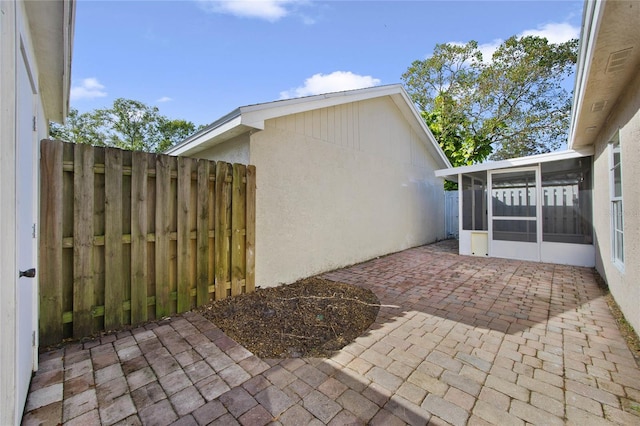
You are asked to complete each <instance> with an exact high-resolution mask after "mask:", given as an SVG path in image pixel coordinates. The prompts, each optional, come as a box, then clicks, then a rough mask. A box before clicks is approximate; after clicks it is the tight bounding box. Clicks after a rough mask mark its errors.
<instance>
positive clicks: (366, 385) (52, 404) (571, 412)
mask: <svg viewBox="0 0 640 426" xmlns="http://www.w3.org/2000/svg"><path fill="white" fill-rule="evenodd" d="M324 276H325V277H326V278H329V279H333V280H337V281H343V282H347V283H352V284H356V285H361V286H364V287H367V288H370V289H371V290H373V291H374V292H375V293H376V294H377V296H378V297H379V299H380V302H381V303H382V304H383V306H382V307H381V309H380V313H379V315H378V318H377V320H376V322H375V323H374V324H373V326H372V327H371V329H370V330H369V332H367V333H366V334H365V335H363V336H361V337H359V338H358V339H357V340H356V341H355V342H353V343H351V344H350V345H348V346H346V347H345V348H344V349H342V350H341V351H340V352H338V353H336V354H335V355H334V356H333V357H332V358H331V359H285V360H274V359H259V358H257V357H255V356H253V355H252V354H251V353H250V352H249V351H247V350H246V349H244V348H243V347H242V346H240V345H238V344H237V343H236V342H234V341H233V340H231V339H229V338H228V337H227V336H225V335H224V333H222V332H221V331H220V330H219V329H218V328H216V327H215V326H214V325H213V324H211V323H210V322H209V321H207V320H206V319H204V318H203V317H202V316H200V315H198V314H193V313H190V314H186V315H183V316H179V317H176V318H172V319H170V320H165V321H161V322H158V323H154V324H150V325H148V326H146V327H144V328H138V329H135V330H133V331H131V332H122V333H119V334H117V335H110V336H107V337H103V338H102V339H98V340H95V341H91V342H87V343H84V344H72V345H68V346H66V347H64V348H62V349H59V350H55V351H51V352H47V353H43V354H41V356H40V369H39V371H38V372H37V374H36V375H35V377H34V378H33V381H32V384H31V390H30V395H29V398H28V401H27V407H26V414H25V416H24V419H23V424H27V425H30V424H40V423H44V424H52V425H55V424H59V423H64V424H69V425H74V424H78V425H93V424H100V423H101V424H104V425H112V424H127V425H135V424H145V425H146V424H148V425H169V424H176V425H178V424H179V425H208V424H212V425H216V424H220V425H233V424H242V425H265V424H283V425H303V424H312V425H313V424H330V425H345V424H371V425H401V424H427V423H428V424H436V425H437V424H453V425H464V424H469V425H481V424H499V425H511V424H514V425H524V424H544V425H553V424H579V425H581V426H586V425H591V424H592V425H606V424H625V425H632V424H640V369H639V368H638V365H636V363H635V360H634V358H633V356H632V354H631V352H630V351H629V349H628V348H627V346H626V344H625V342H624V340H623V338H622V336H621V334H620V332H619V331H618V328H617V326H616V323H615V320H614V318H613V317H612V315H611V314H610V312H609V309H608V307H607V304H606V302H605V300H604V299H603V297H602V291H601V290H600V289H599V287H598V286H597V284H596V276H595V275H594V272H593V270H591V269H588V268H576V267H568V266H561V265H550V264H540V263H530V262H519V261H512V260H502V259H485V258H476V257H464V256H458V255H457V254H454V253H452V252H451V250H450V245H449V243H447V242H445V243H444V244H443V243H441V244H436V245H429V246H424V247H419V248H415V249H410V250H406V251H404V252H401V253H397V254H393V255H390V256H386V257H382V258H379V259H376V260H372V261H370V262H366V263H363V264H359V265H356V266H353V267H350V268H346V269H342V270H338V271H334V272H330V273H327V274H324Z"/></svg>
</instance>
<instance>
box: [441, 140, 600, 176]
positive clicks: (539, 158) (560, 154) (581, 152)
mask: <svg viewBox="0 0 640 426" xmlns="http://www.w3.org/2000/svg"><path fill="white" fill-rule="evenodd" d="M594 151H595V150H594V148H593V146H589V147H585V148H580V149H568V150H565V151H556V152H549V153H546V154H538V155H531V156H529V157H519V158H510V159H508V160H500V161H490V162H487V163H481V164H474V165H472V166H461V167H452V168H450V169H441V170H436V171H435V174H436V176H438V177H445V176H452V175H457V174H465V173H475V172H482V171H487V170H497V169H507V168H511V167H524V166H531V165H534V164H539V163H548V162H550V161H560V160H568V159H571V158H580V157H588V156H591V155H593V154H594Z"/></svg>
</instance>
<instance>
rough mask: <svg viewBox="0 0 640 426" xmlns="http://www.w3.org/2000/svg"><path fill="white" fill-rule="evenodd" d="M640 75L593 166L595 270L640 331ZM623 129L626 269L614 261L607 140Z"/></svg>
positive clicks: (618, 110)
mask: <svg viewBox="0 0 640 426" xmlns="http://www.w3.org/2000/svg"><path fill="white" fill-rule="evenodd" d="M639 94H640V74H638V75H637V76H636V79H635V82H634V83H633V84H632V85H630V87H629V88H628V89H627V91H626V94H625V95H623V97H622V98H621V99H620V100H619V102H618V103H617V107H616V111H615V112H614V113H613V114H611V116H610V118H609V120H608V122H607V125H606V127H605V128H603V129H602V131H601V132H600V134H599V135H598V143H597V144H596V147H595V148H596V153H595V166H594V174H595V176H594V177H595V179H594V199H593V206H594V207H593V216H594V217H593V218H594V230H595V235H596V247H597V252H596V269H597V270H598V272H599V273H600V275H602V277H603V278H604V279H605V281H606V282H607V284H608V285H609V289H610V291H611V294H612V295H613V297H614V298H615V300H616V302H617V303H618V305H619V306H620V308H621V309H622V312H623V313H624V315H625V317H626V319H627V321H628V322H629V323H631V325H632V326H633V327H634V329H635V330H636V332H638V331H640V280H639V278H638V277H640V185H638V182H640V167H638V165H640V96H639ZM618 129H620V147H621V159H622V181H623V186H622V203H623V209H624V257H625V261H624V268H623V270H621V269H620V268H618V267H617V266H616V265H614V264H613V262H612V261H611V202H610V188H609V181H610V179H609V170H610V167H611V165H610V163H609V156H610V153H609V146H608V142H609V140H610V139H611V137H612V136H613V135H614V134H615V132H616V130H618Z"/></svg>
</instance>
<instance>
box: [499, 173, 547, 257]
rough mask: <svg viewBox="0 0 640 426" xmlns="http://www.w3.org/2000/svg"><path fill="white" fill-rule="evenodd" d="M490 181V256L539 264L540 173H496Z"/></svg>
mask: <svg viewBox="0 0 640 426" xmlns="http://www.w3.org/2000/svg"><path fill="white" fill-rule="evenodd" d="M489 180H490V183H489V186H490V188H491V196H490V197H489V235H490V247H489V251H490V255H491V256H494V257H504V258H510V259H520V260H534V261H539V260H540V249H539V241H540V237H541V235H540V234H541V229H540V219H539V218H540V213H539V210H540V209H539V201H538V200H539V198H540V197H539V194H538V182H539V180H540V176H539V169H538V168H537V167H531V168H519V169H510V170H500V171H494V172H491V173H490V177H489Z"/></svg>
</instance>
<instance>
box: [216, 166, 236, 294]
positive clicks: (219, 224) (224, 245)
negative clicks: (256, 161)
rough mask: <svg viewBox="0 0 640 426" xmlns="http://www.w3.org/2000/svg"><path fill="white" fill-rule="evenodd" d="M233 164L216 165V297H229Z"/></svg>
mask: <svg viewBox="0 0 640 426" xmlns="http://www.w3.org/2000/svg"><path fill="white" fill-rule="evenodd" d="M232 178H233V175H232V173H231V165H230V164H227V163H222V162H219V163H218V164H217V166H216V204H215V205H216V211H215V215H216V218H217V220H216V230H215V236H216V237H215V254H216V273H215V277H216V299H224V298H226V297H227V284H229V269H230V268H229V263H230V262H229V260H230V256H229V249H230V247H229V236H230V235H229V234H230V232H229V230H228V228H229V227H230V225H231V223H230V222H231V221H230V218H229V210H230V209H231V185H230V183H231V179H232Z"/></svg>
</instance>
